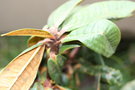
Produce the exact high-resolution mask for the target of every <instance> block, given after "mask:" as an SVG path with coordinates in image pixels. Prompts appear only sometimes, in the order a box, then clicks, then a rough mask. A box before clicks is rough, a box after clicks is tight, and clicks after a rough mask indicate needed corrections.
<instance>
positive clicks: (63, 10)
mask: <svg viewBox="0 0 135 90" xmlns="http://www.w3.org/2000/svg"><path fill="white" fill-rule="evenodd" d="M81 1H82V0H69V1H68V2H66V3H65V4H63V5H62V6H60V7H59V8H57V9H56V10H55V11H54V12H53V13H52V14H51V15H50V16H49V19H48V25H49V26H54V27H59V25H61V24H62V22H63V21H64V20H65V19H66V18H67V17H68V16H69V15H70V13H71V11H72V10H73V8H74V7H75V6H76V5H77V4H79V3H80V2H81Z"/></svg>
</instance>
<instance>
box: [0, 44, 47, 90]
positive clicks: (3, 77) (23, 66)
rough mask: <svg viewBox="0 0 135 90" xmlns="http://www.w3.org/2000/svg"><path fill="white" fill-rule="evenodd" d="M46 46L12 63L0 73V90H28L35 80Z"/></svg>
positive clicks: (23, 55) (27, 53) (19, 57)
mask: <svg viewBox="0 0 135 90" xmlns="http://www.w3.org/2000/svg"><path fill="white" fill-rule="evenodd" d="M44 49H45V46H44V45H42V46H39V47H37V48H34V49H32V50H31V51H28V52H26V53H24V54H22V55H20V56H18V57H16V58H15V59H14V60H13V61H12V62H10V63H9V64H8V65H7V66H6V67H5V68H4V69H3V70H2V71H1V72H0V90H28V89H29V88H30V86H31V85H32V83H33V82H34V80H35V77H36V74H37V71H38V68H39V65H40V63H41V60H42V57H43V53H44Z"/></svg>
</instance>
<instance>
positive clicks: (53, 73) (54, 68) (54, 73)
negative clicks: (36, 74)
mask: <svg viewBox="0 0 135 90" xmlns="http://www.w3.org/2000/svg"><path fill="white" fill-rule="evenodd" d="M47 67H48V72H49V75H50V77H51V79H52V80H54V81H55V82H56V83H58V84H60V83H61V81H62V79H61V70H60V67H59V65H58V63H57V61H56V60H53V59H51V58H49V59H48V62H47Z"/></svg>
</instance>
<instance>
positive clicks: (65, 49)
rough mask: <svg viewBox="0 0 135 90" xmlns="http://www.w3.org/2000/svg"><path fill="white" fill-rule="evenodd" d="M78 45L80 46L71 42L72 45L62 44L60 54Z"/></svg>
mask: <svg viewBox="0 0 135 90" xmlns="http://www.w3.org/2000/svg"><path fill="white" fill-rule="evenodd" d="M76 47H80V46H79V45H77V44H71V45H62V46H61V47H60V49H59V54H62V53H64V52H65V51H67V50H69V49H72V48H76Z"/></svg>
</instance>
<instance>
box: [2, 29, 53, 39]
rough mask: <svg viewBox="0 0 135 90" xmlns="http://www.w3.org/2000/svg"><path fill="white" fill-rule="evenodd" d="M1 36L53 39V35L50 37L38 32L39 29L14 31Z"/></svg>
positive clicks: (47, 33)
mask: <svg viewBox="0 0 135 90" xmlns="http://www.w3.org/2000/svg"><path fill="white" fill-rule="evenodd" d="M1 36H38V37H44V38H52V37H53V35H51V34H50V33H49V32H47V31H44V30H40V29H30V28H24V29H19V30H14V31H11V32H9V33H5V34H2V35H1Z"/></svg>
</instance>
